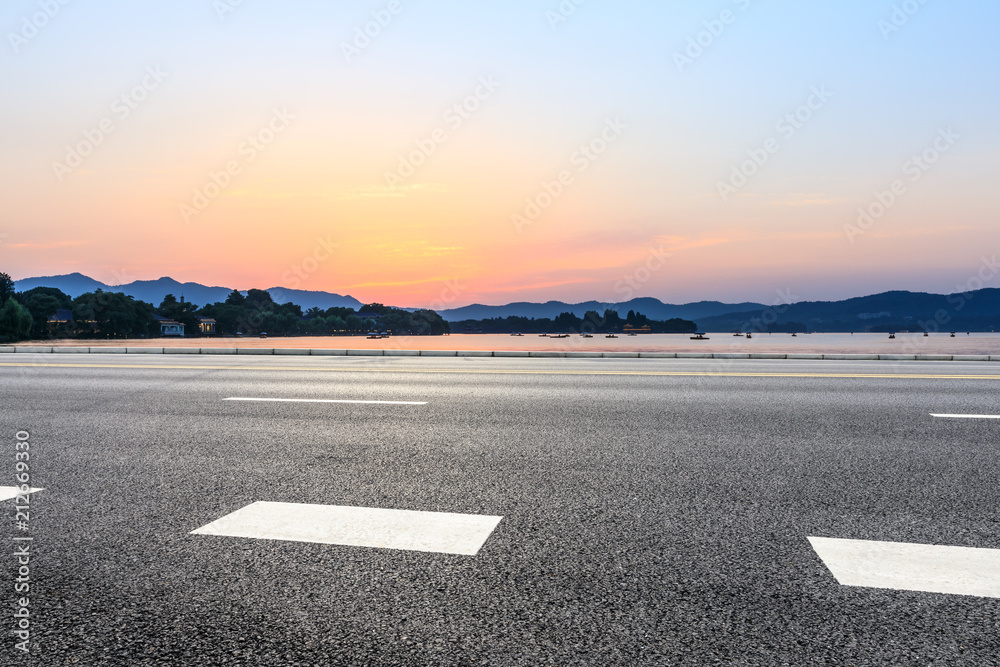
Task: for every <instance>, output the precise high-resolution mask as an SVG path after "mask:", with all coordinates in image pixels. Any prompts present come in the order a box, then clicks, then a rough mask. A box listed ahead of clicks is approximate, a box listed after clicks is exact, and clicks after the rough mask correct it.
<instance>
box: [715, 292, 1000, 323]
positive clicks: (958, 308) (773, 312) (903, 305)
mask: <svg viewBox="0 0 1000 667" xmlns="http://www.w3.org/2000/svg"><path fill="white" fill-rule="evenodd" d="M770 323H774V324H775V325H776V328H780V327H782V326H783V325H787V324H790V323H799V324H803V325H805V329H806V330H807V331H821V332H848V331H859V332H860V331H880V332H881V331H922V330H924V329H928V330H931V331H934V330H940V331H994V330H1000V289H996V288H988V289H981V290H976V291H974V292H968V293H965V294H950V295H946V294H927V293H926V292H906V291H893V292H883V293H881V294H872V295H870V296H862V297H855V298H852V299H845V300H843V301H801V302H799V303H793V304H790V305H785V306H777V307H774V308H770V309H767V308H757V309H752V310H745V311H742V312H731V313H725V314H722V315H716V316H714V317H706V318H703V319H700V320H698V326H699V328H700V329H702V330H703V331H734V330H737V329H739V330H742V331H747V330H749V331H766V330H767V327H768V326H769V324H770ZM935 327H936V328H935Z"/></svg>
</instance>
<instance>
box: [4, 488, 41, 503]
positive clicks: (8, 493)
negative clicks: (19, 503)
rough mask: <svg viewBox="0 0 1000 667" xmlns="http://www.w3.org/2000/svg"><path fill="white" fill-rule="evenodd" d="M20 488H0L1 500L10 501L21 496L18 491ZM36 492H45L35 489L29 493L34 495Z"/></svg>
mask: <svg viewBox="0 0 1000 667" xmlns="http://www.w3.org/2000/svg"><path fill="white" fill-rule="evenodd" d="M19 488H20V487H17V486H0V500H10V499H11V498H16V497H17V496H18V495H20V491H18V489H19ZM35 491H44V489H36V488H33V487H32V489H31V490H30V491H28V493H34V492H35Z"/></svg>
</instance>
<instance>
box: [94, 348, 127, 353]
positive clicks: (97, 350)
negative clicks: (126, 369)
mask: <svg viewBox="0 0 1000 667" xmlns="http://www.w3.org/2000/svg"><path fill="white" fill-rule="evenodd" d="M126 352H128V348H125V347H92V348H90V353H91V354H125V353H126Z"/></svg>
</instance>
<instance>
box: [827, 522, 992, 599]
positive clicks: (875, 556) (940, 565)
mask: <svg viewBox="0 0 1000 667" xmlns="http://www.w3.org/2000/svg"><path fill="white" fill-rule="evenodd" d="M809 542H810V544H812V547H813V549H815V550H816V553H817V554H818V555H819V557H820V558H821V559H822V560H823V563H824V564H825V565H826V566H827V568H829V570H830V572H831V573H833V576H834V577H835V578H836V579H837V582H838V583H840V584H841V585H844V586H864V587H868V588H891V589H896V590H903V591H923V592H927V593H947V594H951V595H976V596H979V597H989V598H1000V549H979V548H972V547H951V546H939V545H933V544H911V543H907V542H877V541H872V540H845V539H838V538H832V537H810V538H809Z"/></svg>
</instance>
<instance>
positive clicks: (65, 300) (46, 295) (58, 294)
mask: <svg viewBox="0 0 1000 667" xmlns="http://www.w3.org/2000/svg"><path fill="white" fill-rule="evenodd" d="M15 298H16V299H17V300H18V301H19V302H20V303H21V305H23V306H24V307H25V308H27V309H28V311H30V312H31V317H32V320H34V322H33V324H32V328H31V334H32V336H33V337H35V338H44V337H46V336H50V335H52V334H53V333H66V331H62V332H57V331H52V330H50V326H49V318H50V317H52V316H53V315H55V313H56V311H57V310H60V309H62V308H66V309H68V308H71V307H72V305H73V300H72V299H70V298H69V295H67V294H65V293H64V292H63V291H62V290H59V289H56V288H55V287H33V288H32V289H30V290H28V291H27V292H21V293H19V294H17V295H15Z"/></svg>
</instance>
